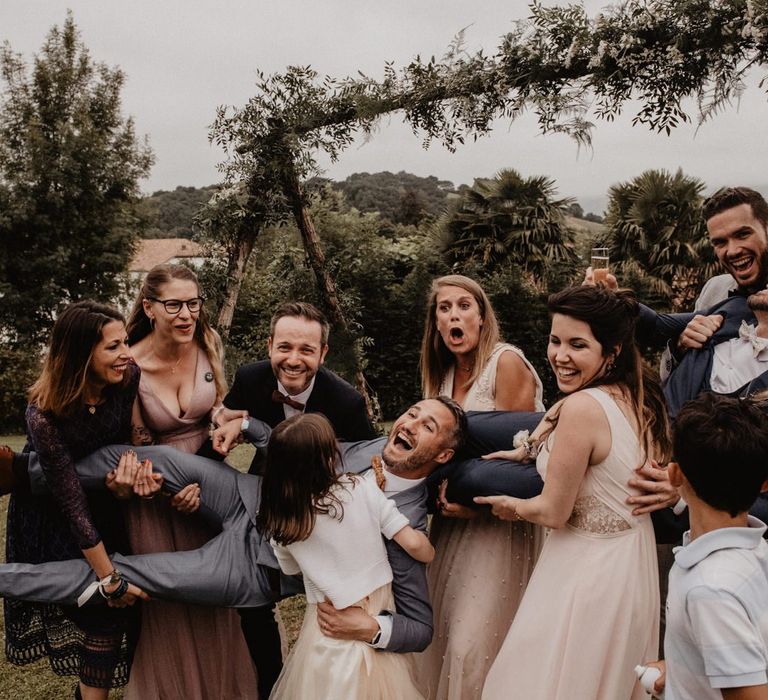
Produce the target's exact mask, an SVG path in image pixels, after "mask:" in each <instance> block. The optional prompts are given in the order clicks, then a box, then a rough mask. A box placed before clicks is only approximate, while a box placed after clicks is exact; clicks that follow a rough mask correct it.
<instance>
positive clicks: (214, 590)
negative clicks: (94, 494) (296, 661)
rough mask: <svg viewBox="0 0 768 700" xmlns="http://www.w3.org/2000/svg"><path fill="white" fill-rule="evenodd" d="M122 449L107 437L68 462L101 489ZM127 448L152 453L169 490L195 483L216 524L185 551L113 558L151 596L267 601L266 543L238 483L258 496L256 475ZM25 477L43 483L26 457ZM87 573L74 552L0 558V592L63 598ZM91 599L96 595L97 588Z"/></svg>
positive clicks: (203, 510)
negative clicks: (209, 535) (42, 559)
mask: <svg viewBox="0 0 768 700" xmlns="http://www.w3.org/2000/svg"><path fill="white" fill-rule="evenodd" d="M126 449H128V448H127V447H126V446H123V445H110V446H107V447H104V448H101V449H99V450H97V451H96V452H94V453H93V454H92V455H90V456H89V457H87V458H85V459H84V460H81V461H79V462H78V463H77V464H76V470H77V473H78V476H79V477H80V480H81V482H82V483H83V486H84V487H85V488H86V489H104V488H105V485H104V479H105V477H106V475H107V473H108V472H109V471H110V470H111V469H113V468H114V467H115V466H116V465H117V462H118V460H119V458H120V455H121V454H122V453H123V452H124V451H125V450H126ZM134 449H135V450H136V452H137V454H138V456H139V459H147V458H148V459H151V460H152V462H153V466H154V470H155V471H157V472H159V473H160V474H162V475H163V477H164V479H165V487H166V488H167V489H168V490H169V491H171V492H177V491H179V490H180V489H182V488H183V487H184V486H186V485H187V484H190V483H193V482H197V483H199V484H200V514H201V515H202V516H203V517H204V518H206V519H208V520H209V521H211V522H213V523H214V524H215V525H217V526H218V527H220V528H221V529H222V532H221V533H220V534H219V535H218V536H216V537H214V538H213V539H212V540H210V541H209V542H207V543H206V544H205V545H203V546H202V547H200V548H199V549H194V550H191V551H185V552H168V553H157V554H142V555H135V556H123V555H120V554H115V555H114V556H113V557H112V561H113V562H114V564H115V566H116V567H117V568H118V569H119V570H120V571H122V572H123V574H125V576H126V578H127V579H128V580H129V581H130V582H131V583H134V584H136V585H137V586H139V588H141V589H142V590H144V591H145V592H146V593H148V594H149V595H150V596H156V597H158V598H165V599H178V600H183V601H185V602H188V603H200V604H207V605H216V606H229V607H251V606H262V605H268V604H270V603H272V602H273V601H274V596H273V595H272V594H271V592H270V585H269V579H268V577H267V570H266V569H265V566H264V564H263V562H264V560H265V555H266V556H268V557H270V556H271V548H270V545H269V543H268V542H266V541H265V540H264V538H263V536H262V535H261V534H260V533H259V532H258V530H257V529H256V526H255V525H254V524H253V522H252V520H251V518H250V516H249V513H248V511H247V510H246V507H245V504H244V502H243V498H242V497H241V491H240V489H244V488H245V489H247V490H248V491H249V492H250V491H251V489H253V492H252V493H250V494H249V496H251V497H252V500H253V502H255V503H258V499H259V498H260V491H261V477H258V476H251V475H244V474H240V473H239V472H237V471H235V470H234V469H232V468H231V467H229V466H227V465H224V464H221V463H220V462H215V461H212V460H209V459H205V458H204V457H197V456H195V455H189V454H185V453H183V452H179V451H178V450H175V449H173V448H171V447H162V446H159V447H139V448H134ZM30 480H31V483H32V487H33V490H35V491H41V490H43V489H45V485H44V482H43V478H41V471H40V470H39V468H36V465H34V464H32V463H31V464H30ZM116 506H117V504H116ZM93 580H94V574H93V570H92V569H91V567H90V566H89V565H88V563H87V562H86V561H85V560H82V559H74V560H70V561H61V562H48V563H44V564H18V563H17V564H1V565H0V596H5V597H11V598H19V599H22V600H32V601H39V602H52V603H62V604H70V605H71V604H75V603H76V601H77V597H78V596H79V595H80V594H81V593H82V592H83V590H84V589H85V588H86V587H87V586H88V584H90V583H91V582H92V581H93ZM91 600H92V602H98V601H103V599H102V598H101V596H100V595H99V594H98V593H96V594H95V596H93V598H92V599H91Z"/></svg>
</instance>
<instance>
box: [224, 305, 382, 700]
mask: <svg viewBox="0 0 768 700" xmlns="http://www.w3.org/2000/svg"><path fill="white" fill-rule="evenodd" d="M328 332H329V324H328V321H327V320H326V318H325V316H324V315H323V314H322V313H321V312H320V311H319V310H318V309H317V308H316V307H314V306H313V305H312V304H308V303H305V302H300V301H292V302H287V303H285V304H282V305H281V306H280V307H279V308H278V309H277V311H276V312H275V313H274V315H273V316H272V319H271V321H270V326H269V340H268V343H267V350H268V353H269V359H268V360H262V361H261V362H254V363H252V364H248V365H244V366H242V367H240V369H238V370H237V373H236V374H235V381H234V382H233V384H232V388H231V389H230V390H229V393H228V394H227V396H226V397H225V398H224V407H225V408H224V409H223V410H221V411H219V412H217V413H218V415H214V417H213V419H214V422H219V423H220V424H221V425H220V427H219V428H217V429H216V430H215V431H214V434H213V446H214V449H216V450H217V451H219V452H221V453H222V454H227V452H228V451H229V449H230V448H231V447H232V446H233V445H235V444H237V442H238V441H239V440H240V438H241V435H243V436H247V433H248V427H249V425H248V419H247V418H246V419H242V418H240V417H234V416H232V415H231V414H229V413H228V410H238V411H243V410H245V411H248V415H249V417H250V418H257V419H259V420H261V421H264V422H265V423H267V424H268V425H269V426H270V427H272V428H274V427H275V426H276V425H277V424H278V423H280V422H282V421H283V420H285V419H286V418H289V417H290V416H292V415H295V414H296V413H303V412H310V413H322V414H324V415H325V417H326V418H328V420H329V421H330V423H331V425H332V426H333V429H334V431H335V432H336V437H337V438H338V439H339V440H341V441H345V442H357V441H361V440H369V439H372V438H374V437H375V436H376V433H375V431H374V429H373V426H372V425H371V422H370V420H369V419H368V414H367V411H366V406H365V401H364V400H363V397H362V396H361V395H360V393H359V392H357V391H356V390H355V389H354V388H352V386H350V385H349V384H348V383H347V382H345V381H344V380H343V379H341V377H338V376H337V375H336V374H334V373H333V372H331V371H330V370H328V369H326V368H325V367H323V362H324V361H325V357H326V355H327V354H328ZM228 419H229V420H228ZM261 464H263V453H261V452H259V451H257V453H256V456H255V457H254V458H253V461H252V462H251V466H250V469H249V470H248V471H249V473H250V474H258V472H259V469H260V465H261ZM274 607H275V606H274V604H270V605H264V606H261V607H253V608H242V609H241V610H240V623H241V627H242V630H243V635H244V636H245V640H246V642H247V644H248V650H249V651H250V653H251V658H252V659H253V662H254V664H256V670H257V673H258V677H259V695H260V696H262V697H267V696H268V695H269V690H270V689H271V687H272V685H273V684H274V682H275V681H276V680H277V676H278V675H279V674H280V669H281V668H282V654H281V649H280V633H279V631H278V627H277V622H276V621H275V611H274Z"/></svg>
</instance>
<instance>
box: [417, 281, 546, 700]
mask: <svg viewBox="0 0 768 700" xmlns="http://www.w3.org/2000/svg"><path fill="white" fill-rule="evenodd" d="M421 371H422V386H423V392H424V396H425V397H427V398H429V397H433V396H438V395H445V396H449V397H451V398H453V399H454V400H456V401H458V402H459V403H460V404H461V405H462V407H463V408H464V409H465V410H471V411H493V410H506V411H543V410H544V406H543V403H542V387H541V382H540V380H539V377H538V376H537V374H536V371H535V370H534V369H533V367H532V366H531V364H530V363H529V362H528V360H527V359H526V358H525V355H524V354H523V352H522V351H521V350H520V349H518V348H516V347H515V346H514V345H509V344H507V343H503V342H501V341H500V338H499V328H498V323H497V321H496V315H495V313H494V311H493V308H492V306H491V303H490V301H489V299H488V296H487V295H486V294H485V292H484V291H483V289H482V288H481V287H480V285H479V284H477V282H475V281H474V280H472V279H470V278H468V277H464V276H461V275H450V276H447V277H441V278H439V279H437V280H435V281H434V283H433V285H432V290H431V293H430V297H429V301H428V311H427V317H426V322H425V327H424V340H423V343H422V351H421ZM441 505H442V506H443V507H442V509H441V515H436V516H435V517H434V518H433V520H432V533H431V537H432V541H433V543H434V545H435V550H436V556H435V560H434V561H433V562H432V564H430V566H429V568H428V578H429V589H430V595H431V597H432V605H433V609H434V623H435V632H434V637H433V640H432V644H431V645H430V646H429V648H428V649H427V650H426V651H424V652H423V653H422V654H419V655H418V656H416V657H415V659H414V662H415V663H414V673H415V676H416V678H417V682H418V685H419V688H420V689H421V691H422V692H423V693H424V694H425V695H427V696H428V697H429V698H439V699H440V700H445V699H446V698H449V699H451V700H469V699H470V698H478V697H479V696H480V690H481V689H482V686H483V681H484V680H485V675H486V673H487V671H488V669H489V668H490V665H491V663H492V661H493V659H494V657H495V656H496V653H497V652H498V650H499V647H500V646H501V642H502V640H503V638H504V634H506V631H507V630H508V629H509V625H510V623H511V622H512V618H513V616H514V614H515V611H516V610H517V604H518V602H519V600H520V597H521V595H522V593H523V590H524V589H525V585H526V584H527V582H528V578H529V576H530V575H531V571H532V570H533V565H534V563H535V560H536V555H537V552H538V549H539V547H540V533H539V528H538V527H537V526H535V525H532V524H530V523H510V522H501V521H499V520H497V519H495V518H492V517H490V516H489V515H488V514H487V513H481V514H479V515H478V514H477V512H476V511H471V510H470V509H465V508H462V507H461V506H458V505H455V504H449V503H447V502H445V500H444V499H443V500H442V501H441ZM450 516H456V517H450ZM475 516H476V517H475Z"/></svg>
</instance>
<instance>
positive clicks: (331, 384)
mask: <svg viewBox="0 0 768 700" xmlns="http://www.w3.org/2000/svg"><path fill="white" fill-rule="evenodd" d="M275 389H277V378H276V377H275V374H274V372H273V371H272V366H271V365H270V363H269V360H262V361H261V362H254V363H252V364H248V365H243V366H242V367H240V369H238V370H237V373H236V374H235V381H234V382H233V383H232V388H231V389H230V390H229V393H228V394H227V395H226V397H225V398H224V405H225V406H226V407H227V408H233V409H239V410H245V411H248V414H249V415H250V416H252V417H253V418H258V419H259V420H262V421H264V422H265V423H267V424H268V425H269V426H270V427H272V428H274V427H275V426H276V425H277V424H278V423H281V422H282V421H283V420H285V412H284V410H283V404H281V403H276V402H274V401H272V392H273V391H274V390H275ZM304 410H305V411H306V412H307V413H322V414H323V415H325V417H326V418H327V419H328V420H329V421H330V423H331V425H332V426H333V429H334V430H335V431H336V437H337V438H338V439H339V440H342V441H347V442H356V441H358V440H369V439H371V438H373V437H375V436H376V432H375V431H374V429H373V426H372V425H371V422H370V421H369V420H368V413H367V411H366V409H365V401H364V400H363V397H362V396H361V395H360V393H359V392H358V391H356V390H355V389H354V388H353V387H352V386H351V385H350V384H348V383H347V382H345V381H344V380H343V379H342V378H341V377H339V376H337V375H336V374H334V373H333V372H331V371H330V370H328V369H326V368H325V367H320V369H319V370H318V371H317V374H316V375H315V385H314V387H312V393H311V394H310V395H309V399H308V400H307V405H306V408H305V409H304ZM260 462H261V457H259V455H258V454H257V455H256V457H254V459H253V462H252V463H251V468H250V470H249V471H250V472H251V473H255V472H256V471H257V465H258V464H259V463H260Z"/></svg>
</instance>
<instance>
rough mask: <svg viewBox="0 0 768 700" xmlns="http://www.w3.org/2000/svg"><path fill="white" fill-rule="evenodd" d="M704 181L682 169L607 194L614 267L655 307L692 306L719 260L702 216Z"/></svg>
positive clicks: (653, 173)
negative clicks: (714, 252)
mask: <svg viewBox="0 0 768 700" xmlns="http://www.w3.org/2000/svg"><path fill="white" fill-rule="evenodd" d="M703 190H704V183H703V182H702V181H701V180H699V179H698V178H695V177H689V176H688V175H685V174H684V173H683V172H682V170H679V169H678V171H677V172H676V173H675V174H674V175H672V174H671V173H669V172H668V171H666V170H647V171H645V172H644V173H642V174H641V175H639V176H638V177H636V178H634V179H633V180H630V181H629V182H623V183H620V184H618V185H614V186H613V187H611V188H610V190H609V192H608V197H609V200H608V213H607V216H606V220H605V223H606V225H607V226H608V234H607V239H608V240H607V241H605V242H606V243H607V244H608V246H609V247H610V249H611V253H610V255H611V261H612V263H613V266H614V267H615V269H616V270H617V272H619V273H620V274H621V275H622V277H623V278H624V281H625V282H631V283H632V284H633V286H636V287H638V288H639V289H638V291H641V293H642V292H644V293H645V296H646V298H647V300H648V301H649V302H650V303H653V304H654V305H659V306H665V307H667V308H671V309H672V310H679V309H683V308H687V307H688V306H689V305H690V302H691V301H692V300H693V298H694V296H695V293H696V290H697V288H698V287H699V286H700V283H701V282H702V281H703V280H704V279H706V278H708V277H710V276H711V275H712V274H714V273H715V270H716V262H715V258H714V254H713V252H712V249H711V246H710V245H709V241H708V238H707V232H706V226H705V223H704V220H703V217H702V214H701V206H702V203H703V197H702V192H703Z"/></svg>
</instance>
